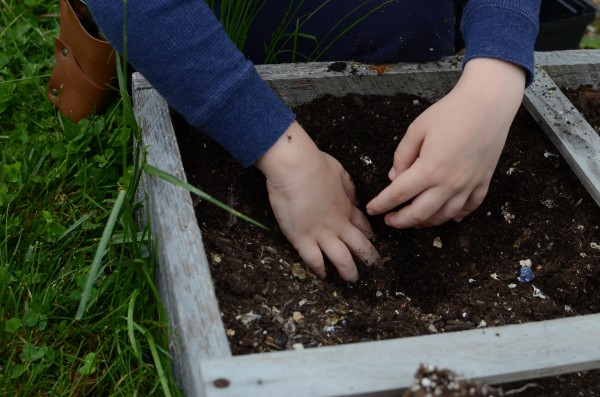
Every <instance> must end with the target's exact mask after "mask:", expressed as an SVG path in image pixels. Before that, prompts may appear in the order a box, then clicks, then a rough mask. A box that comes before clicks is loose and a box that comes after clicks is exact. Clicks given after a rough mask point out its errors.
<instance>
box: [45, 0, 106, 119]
mask: <svg viewBox="0 0 600 397" xmlns="http://www.w3.org/2000/svg"><path fill="white" fill-rule="evenodd" d="M75 1H79V0H75ZM82 4H84V3H82ZM98 36H99V35H98ZM54 44H55V51H54V55H55V57H56V63H55V65H54V67H53V69H52V74H51V76H50V83H49V85H48V98H49V99H50V102H52V103H53V104H54V105H55V106H56V107H58V109H59V110H60V112H61V113H62V115H63V116H64V117H69V118H71V119H73V120H74V121H75V122H78V121H79V120H81V119H82V118H85V117H87V116H89V115H91V114H100V113H102V112H103V111H104V109H105V107H106V105H108V104H109V103H110V101H111V100H112V99H113V97H114V95H115V93H116V92H117V90H116V88H115V87H117V78H116V76H117V71H116V55H117V54H116V52H115V50H114V49H113V48H112V46H111V45H110V44H109V43H108V42H107V41H105V40H102V39H101V38H100V37H95V36H94V35H93V34H92V33H90V32H89V31H88V30H86V28H85V27H84V26H83V25H82V22H81V20H80V19H79V17H78V15H77V13H76V11H75V9H74V8H73V5H72V4H71V3H70V2H69V0H60V37H56V38H55V39H54Z"/></svg>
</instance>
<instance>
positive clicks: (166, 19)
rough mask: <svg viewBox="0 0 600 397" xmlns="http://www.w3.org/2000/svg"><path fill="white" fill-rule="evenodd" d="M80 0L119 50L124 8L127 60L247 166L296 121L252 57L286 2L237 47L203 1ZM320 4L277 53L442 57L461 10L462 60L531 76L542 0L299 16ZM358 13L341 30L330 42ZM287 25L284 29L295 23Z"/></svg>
mask: <svg viewBox="0 0 600 397" xmlns="http://www.w3.org/2000/svg"><path fill="white" fill-rule="evenodd" d="M462 2H464V0H463V1H457V2H456V3H457V4H458V3H462ZM87 3H88V5H89V7H90V10H91V11H92V13H93V16H94V18H95V20H96V22H97V24H98V26H99V27H100V30H101V31H102V33H103V34H104V36H105V37H107V38H108V40H109V41H110V42H111V43H112V44H113V46H115V48H116V49H117V50H118V51H119V52H123V49H124V45H123V42H124V41H123V31H124V26H125V25H124V22H123V19H124V15H126V18H127V22H126V31H127V38H126V40H127V41H126V42H127V60H128V62H129V63H131V64H132V65H133V66H134V67H135V68H136V69H137V70H138V71H140V72H141V73H142V74H143V75H144V77H145V78H146V79H148V81H149V82H150V83H151V84H152V85H153V86H154V87H155V88H156V90H157V91H158V92H159V93H160V94H161V95H162V96H163V97H164V98H165V99H166V100H167V102H168V103H169V104H170V105H171V106H172V107H173V108H174V109H175V110H177V111H178V112H179V113H181V114H182V115H183V116H184V117H185V118H186V120H187V121H188V122H189V123H190V124H191V125H193V126H195V127H198V128H199V129H201V130H202V131H204V132H205V133H207V134H208V135H210V136H211V137H212V138H213V139H215V140H216V141H217V142H219V143H220V144H221V145H222V146H223V147H224V148H226V149H227V150H228V151H229V152H230V153H231V155H233V156H234V157H235V158H236V159H237V160H239V161H240V163H242V164H243V165H244V166H249V165H251V164H253V163H254V162H255V161H256V160H258V159H259V158H260V156H262V154H264V153H265V152H266V151H267V150H268V149H269V148H270V147H271V146H272V145H273V144H274V143H275V141H276V140H277V139H278V138H279V137H280V136H281V134H283V132H284V131H285V130H286V129H287V128H288V127H289V125H290V123H291V122H292V121H293V120H294V117H295V116H294V114H293V113H292V112H291V110H290V109H289V108H288V107H287V106H286V105H285V104H284V103H283V102H282V101H281V100H280V99H279V98H278V97H277V95H276V94H275V93H274V92H273V91H272V90H271V89H270V88H269V87H268V86H267V85H266V84H265V83H264V82H263V81H262V80H261V78H260V77H259V76H258V74H257V73H256V71H255V69H254V65H253V62H254V63H260V62H262V61H263V60H264V57H265V43H266V42H268V41H269V40H270V38H271V35H272V32H273V31H274V30H275V29H276V28H277V26H278V25H279V23H280V21H281V20H282V17H283V15H284V13H285V11H286V9H287V7H288V6H289V4H290V2H289V1H287V2H286V1H283V0H268V1H267V4H266V5H265V6H264V8H263V9H262V10H261V13H260V14H259V15H258V17H257V21H256V23H255V24H254V25H253V28H252V29H251V32H250V35H249V39H248V43H247V46H246V54H243V53H242V52H240V51H239V50H238V49H237V48H236V47H235V45H234V44H233V43H232V42H231V40H230V39H229V37H228V36H227V35H226V33H225V32H224V30H223V28H222V26H221V24H220V23H219V22H218V20H217V18H216V17H215V14H214V13H213V12H212V11H211V10H210V8H209V7H208V6H207V5H206V3H205V2H204V1H202V0H145V1H141V0H129V1H128V2H127V10H126V13H125V10H124V5H123V0H88V1H87ZM297 3H300V2H293V4H297ZM319 6H322V8H320V9H319V11H318V12H315V13H313V14H312V16H311V18H308V19H305V22H304V24H303V25H302V26H301V29H300V33H303V35H301V36H300V38H299V40H298V41H297V42H296V43H295V47H294V46H293V45H292V44H291V43H288V45H287V46H285V47H284V48H280V50H284V51H280V53H279V55H278V57H277V59H276V60H277V61H278V62H289V61H291V60H295V61H304V60H306V58H304V57H303V56H307V55H309V56H310V55H311V54H312V56H313V57H314V56H315V55H317V54H319V55H320V58H319V60H354V61H360V62H377V63H390V62H401V61H428V60H435V59H439V58H440V57H443V56H447V55H452V54H453V53H454V51H455V44H456V43H457V42H458V41H459V40H457V36H456V32H457V31H458V30H457V29H456V24H455V18H456V15H457V11H459V12H458V14H459V15H460V14H461V13H462V18H461V23H460V36H462V37H461V38H462V40H464V44H465V50H466V52H465V56H464V61H463V62H468V61H469V60H470V59H473V58H477V57H490V58H498V59H502V60H505V61H508V62H512V63H514V64H516V65H519V66H521V67H523V68H524V69H525V70H526V72H527V84H530V83H531V81H532V80H533V73H534V69H533V63H534V59H533V55H534V44H535V39H536V36H537V30H538V14H539V7H540V0H469V1H466V5H465V6H464V8H462V7H458V6H457V5H456V4H455V2H454V1H449V0H444V1H442V0H438V1H425V0H423V1H413V0H395V1H389V0H388V1H386V0H372V1H368V0H331V1H329V2H324V1H322V0H305V1H304V3H302V9H300V10H299V12H298V14H297V16H302V15H307V14H308V13H310V12H312V11H314V10H315V9H317V8H318V7H319ZM357 7H358V9H357ZM377 7H379V8H377ZM459 8H460V9H459ZM355 9H356V11H354V12H353V10H355ZM373 9H375V11H374V12H372V13H371V14H369V15H368V16H367V17H366V18H364V19H363V20H362V21H358V19H359V18H360V16H362V15H364V13H365V12H368V10H373ZM339 21H342V23H340V24H339V25H337V26H336V22H339ZM355 22H358V23H357V24H356V26H354V27H353V28H352V29H351V30H350V31H349V33H348V34H346V35H344V36H342V38H341V39H339V40H336V41H332V40H333V38H335V37H336V34H337V33H339V32H341V31H343V30H344V29H346V28H347V27H349V26H352V24H354V23H355ZM291 25H292V26H291V27H290V29H293V28H295V26H296V25H295V24H291ZM332 29H333V30H332ZM307 35H311V36H314V37H316V39H317V40H313V39H309V38H306V37H307ZM317 42H318V44H317ZM329 44H331V45H329ZM294 48H295V49H296V50H297V53H298V55H296V57H295V58H294V57H293V56H292V50H293V49H294ZM322 50H325V51H324V52H323V53H322V54H321V52H322Z"/></svg>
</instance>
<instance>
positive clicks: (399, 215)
mask: <svg viewBox="0 0 600 397" xmlns="http://www.w3.org/2000/svg"><path fill="white" fill-rule="evenodd" d="M446 200H448V194H443V192H442V189H440V188H431V189H427V190H426V191H424V192H422V193H421V194H419V196H418V197H417V198H415V199H414V200H413V201H412V202H411V203H410V205H407V206H406V207H403V208H401V209H400V210H399V211H397V212H393V213H390V214H387V215H386V216H385V223H386V224H387V225H388V226H392V227H395V228H397V229H405V228H409V227H413V226H420V225H424V224H426V223H427V222H428V221H429V219H430V218H431V216H432V215H433V214H435V213H436V212H437V211H438V210H439V209H440V208H441V207H442V205H444V203H445V202H446Z"/></svg>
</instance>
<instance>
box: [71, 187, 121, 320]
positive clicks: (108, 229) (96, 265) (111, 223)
mask: <svg viewBox="0 0 600 397" xmlns="http://www.w3.org/2000/svg"><path fill="white" fill-rule="evenodd" d="M126 194H127V191H126V190H121V191H119V195H118V196H117V200H116V201H115V206H114V207H113V209H112V211H111V213H110V216H109V218H108V222H107V223H106V226H105V227H104V231H103V232H102V238H101V239H100V243H99V244H98V249H97V250H96V254H95V255H94V260H93V262H92V267H91V268H90V271H89V273H88V278H87V281H86V283H85V288H84V290H83V293H82V295H81V300H80V301H79V308H78V309H77V314H76V315H75V319H76V320H81V318H82V317H83V313H84V312H85V308H86V306H87V303H88V300H89V299H90V295H91V293H92V286H93V285H94V281H96V277H97V276H98V270H99V269H100V263H101V261H102V257H103V256H104V253H105V252H106V247H107V246H108V242H109V240H110V236H111V234H112V231H113V229H114V227H115V224H116V223H117V218H118V216H119V212H121V206H122V205H123V201H124V200H125V196H126Z"/></svg>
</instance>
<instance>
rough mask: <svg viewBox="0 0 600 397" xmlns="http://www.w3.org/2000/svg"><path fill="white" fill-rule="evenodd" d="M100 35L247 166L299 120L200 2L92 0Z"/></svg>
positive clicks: (190, 118)
mask: <svg viewBox="0 0 600 397" xmlns="http://www.w3.org/2000/svg"><path fill="white" fill-rule="evenodd" d="M87 3H88V5H89V8H90V10H91V11H92V14H93V16H94V19H95V21H96V23H97V24H98V26H99V28H100V30H101V32H102V34H103V35H104V36H105V37H106V38H107V39H108V40H109V41H110V42H111V44H112V45H113V46H114V47H115V48H116V49H117V51H119V52H120V53H123V50H124V44H123V43H124V40H123V31H124V23H123V20H124V18H123V16H124V15H126V32H127V34H126V43H127V44H126V46H127V48H126V53H127V61H128V62H129V63H130V64H131V65H133V66H134V67H135V68H136V69H137V70H138V71H139V72H141V73H142V74H143V75H144V77H145V78H146V79H147V80H148V81H149V82H150V83H151V84H152V85H153V86H154V88H156V90H157V91H158V92H159V93H160V94H161V95H162V96H163V97H164V98H165V100H166V101H167V102H168V103H169V104H170V105H171V106H172V107H173V108H174V109H175V110H176V111H178V112H179V113H181V114H182V115H183V116H184V117H185V118H186V120H187V121H188V122H189V123H190V124H191V125H193V126H195V127H197V128H199V129H201V130H202V131H204V132H205V133H207V134H208V135H209V136H211V137H212V138H213V139H215V140H216V141H217V142H218V143H219V144H221V145H222V146H223V147H224V148H225V149H227V150H228V151H229V153H231V155H232V156H234V157H235V158H236V159H237V160H238V161H239V162H240V163H241V164H243V165H244V166H249V165H251V164H253V163H254V162H255V161H256V160H258V159H259V158H260V156H262V154H264V152H266V151H267V150H268V149H269V148H270V147H271V146H272V145H273V144H274V143H275V141H276V140H277V139H279V137H280V136H281V135H282V134H283V133H284V132H285V130H286V129H287V128H288V127H289V125H290V124H291V123H292V121H293V120H294V118H295V116H294V114H293V113H292V111H291V110H290V109H289V108H288V107H287V106H286V105H285V104H284V103H283V102H282V101H281V99H280V98H279V97H278V96H277V95H276V94H275V92H273V91H272V89H271V88H270V87H269V86H268V85H267V84H266V83H265V82H263V80H262V79H261V78H260V76H259V75H258V73H257V72H256V70H255V69H254V65H253V64H252V63H251V62H250V61H248V60H247V59H246V58H245V57H244V55H243V54H242V53H241V52H240V51H239V50H238V49H237V48H236V46H235V45H234V44H233V42H232V41H231V40H230V39H229V37H228V36H227V34H226V33H225V31H224V30H223V28H222V25H221V23H220V22H219V21H218V20H217V18H216V17H215V15H214V14H213V12H212V11H211V9H210V8H209V7H208V6H207V5H206V3H205V2H204V1H202V0H179V1H171V0H148V1H129V2H127V3H126V4H127V10H126V13H125V10H124V4H123V3H124V2H123V1H122V0H88V2H87Z"/></svg>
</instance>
